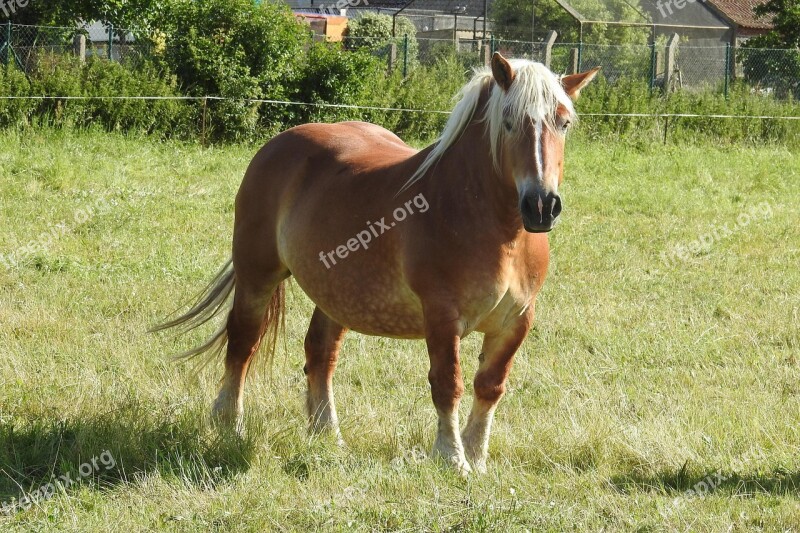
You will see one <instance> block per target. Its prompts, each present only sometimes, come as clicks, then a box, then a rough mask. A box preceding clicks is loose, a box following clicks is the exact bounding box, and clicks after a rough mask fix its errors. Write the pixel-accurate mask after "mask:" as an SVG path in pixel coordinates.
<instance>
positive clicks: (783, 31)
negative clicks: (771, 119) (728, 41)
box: [739, 0, 800, 99]
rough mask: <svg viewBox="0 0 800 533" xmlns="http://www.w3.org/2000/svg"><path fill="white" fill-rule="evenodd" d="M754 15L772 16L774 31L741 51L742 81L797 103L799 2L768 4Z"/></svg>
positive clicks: (799, 84) (799, 87)
mask: <svg viewBox="0 0 800 533" xmlns="http://www.w3.org/2000/svg"><path fill="white" fill-rule="evenodd" d="M755 12H756V14H757V15H759V16H771V17H772V21H773V24H774V29H773V30H772V31H770V32H769V33H767V34H765V35H760V36H758V37H754V38H753V39H750V40H748V41H747V44H746V47H747V48H744V49H741V50H740V52H739V54H740V59H741V60H742V64H743V66H744V75H745V79H746V80H747V81H749V82H750V83H752V84H755V85H758V86H759V87H760V88H765V89H772V90H775V91H776V92H777V94H778V95H779V96H787V95H793V96H794V98H796V99H800V0H768V1H767V2H765V3H763V4H761V5H759V6H757V7H756V8H755ZM778 49H782V50H778ZM786 49H788V50H786Z"/></svg>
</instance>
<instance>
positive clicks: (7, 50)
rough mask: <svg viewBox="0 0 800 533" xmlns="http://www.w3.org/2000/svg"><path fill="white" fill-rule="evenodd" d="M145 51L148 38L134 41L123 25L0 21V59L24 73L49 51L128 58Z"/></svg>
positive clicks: (51, 52) (49, 52) (139, 55)
mask: <svg viewBox="0 0 800 533" xmlns="http://www.w3.org/2000/svg"><path fill="white" fill-rule="evenodd" d="M149 53H150V50H149V43H148V42H146V41H137V39H136V38H135V36H134V33H133V32H132V31H130V30H127V29H123V28H114V27H112V26H100V25H93V26H89V27H72V28H70V27H57V26H27V25H23V24H11V23H5V24H2V25H0V61H2V63H3V65H10V64H16V65H17V66H18V67H19V68H20V70H22V71H23V72H25V73H26V74H29V73H30V72H31V71H32V70H33V69H34V68H36V66H37V65H38V64H39V62H40V61H41V59H42V58H43V57H45V56H47V55H52V54H60V55H68V54H73V55H76V56H81V57H82V58H84V59H85V58H86V57H99V58H103V59H110V60H112V61H130V60H135V59H140V58H142V57H147V55H149Z"/></svg>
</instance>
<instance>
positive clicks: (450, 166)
mask: <svg viewBox="0 0 800 533" xmlns="http://www.w3.org/2000/svg"><path fill="white" fill-rule="evenodd" d="M482 109H483V107H482V105H479V107H478V110H477V111H476V117H479V114H480V113H481V111H482ZM485 130H486V128H485V126H484V124H483V123H482V122H478V120H477V118H473V120H472V121H471V122H470V124H469V125H468V126H467V127H466V129H465V130H464V133H463V134H462V135H461V137H460V138H459V140H458V141H456V142H455V143H454V144H453V146H451V147H450V148H449V149H448V150H447V151H446V152H445V153H444V155H443V156H442V158H441V159H440V160H439V161H438V162H437V163H436V164H435V165H434V167H433V171H432V172H431V175H430V176H428V177H426V178H425V179H424V180H423V181H424V183H425V188H426V189H427V193H426V194H428V195H430V201H431V202H432V205H440V206H448V207H446V208H447V209H454V210H460V211H464V212H473V213H475V214H476V215H477V217H476V220H480V221H481V223H482V224H494V225H496V227H498V228H501V229H503V230H505V231H503V233H507V234H509V235H513V234H515V233H516V232H517V231H518V230H520V229H521V228H522V221H521V219H520V217H519V209H518V207H517V203H518V194H517V190H516V187H515V186H514V185H513V183H510V182H509V181H508V180H504V179H503V177H502V176H501V175H500V173H499V171H498V170H497V169H496V168H495V167H494V163H493V161H492V155H491V150H490V147H489V138H488V135H487V134H486V132H485Z"/></svg>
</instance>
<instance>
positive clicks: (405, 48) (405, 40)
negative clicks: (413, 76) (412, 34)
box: [403, 33, 408, 78]
mask: <svg viewBox="0 0 800 533" xmlns="http://www.w3.org/2000/svg"><path fill="white" fill-rule="evenodd" d="M406 76H408V34H407V33H406V34H405V35H403V77H404V78H405V77H406Z"/></svg>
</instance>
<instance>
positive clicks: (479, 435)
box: [462, 306, 533, 473]
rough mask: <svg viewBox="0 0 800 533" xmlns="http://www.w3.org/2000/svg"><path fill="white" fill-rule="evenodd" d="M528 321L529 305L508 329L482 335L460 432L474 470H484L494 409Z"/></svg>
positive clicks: (531, 315) (530, 313) (528, 328)
mask: <svg viewBox="0 0 800 533" xmlns="http://www.w3.org/2000/svg"><path fill="white" fill-rule="evenodd" d="M532 323H533V307H532V306H531V307H530V308H528V309H527V310H526V311H525V313H523V314H522V315H520V316H519V317H518V318H517V319H516V320H515V321H514V322H513V323H512V324H510V327H509V328H508V329H504V330H502V331H499V332H496V333H492V334H489V333H487V334H486V335H485V336H484V338H483V347H482V348H481V355H480V366H479V367H478V372H477V373H476V374H475V381H474V394H475V398H474V400H473V403H472V412H471V413H470V415H469V418H468V419H467V426H466V427H465V428H464V433H463V434H462V439H463V443H464V449H465V453H466V457H467V459H468V460H469V462H470V463H471V464H472V467H473V468H474V469H475V470H477V471H478V472H481V473H484V472H486V460H487V459H488V457H489V432H490V431H491V428H492V418H493V417H494V411H495V408H496V407H497V404H498V403H499V402H500V398H501V397H502V396H503V394H504V393H505V389H506V378H508V374H509V372H510V371H511V364H512V361H513V360H514V354H515V353H516V352H517V349H518V348H519V347H520V345H521V344H522V342H523V341H524V340H525V337H526V336H527V335H528V331H529V330H530V327H531V324H532Z"/></svg>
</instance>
